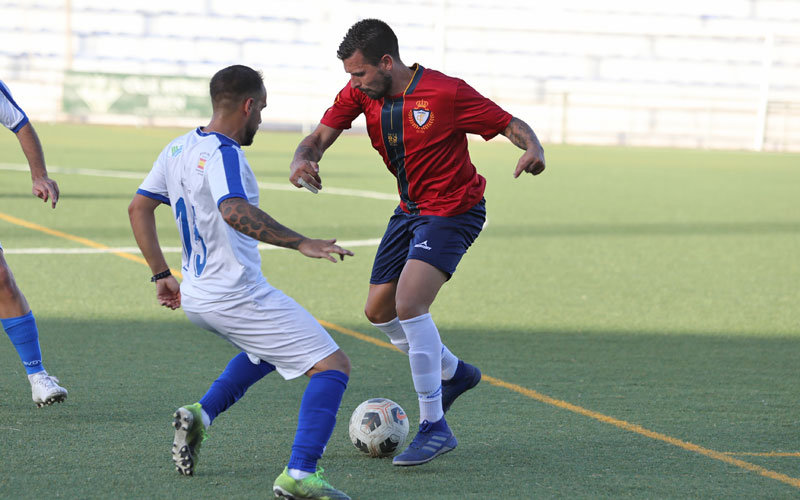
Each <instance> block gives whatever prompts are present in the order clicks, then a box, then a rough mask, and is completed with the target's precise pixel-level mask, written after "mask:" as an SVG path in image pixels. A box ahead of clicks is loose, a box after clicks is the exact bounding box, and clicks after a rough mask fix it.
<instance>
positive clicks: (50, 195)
mask: <svg viewBox="0 0 800 500" xmlns="http://www.w3.org/2000/svg"><path fill="white" fill-rule="evenodd" d="M32 191H33V195H34V196H36V197H37V198H41V199H42V200H43V201H44V202H45V203H47V200H48V199H49V200H50V203H51V205H52V207H53V208H56V203H58V195H59V191H58V184H57V183H56V181H54V180H53V179H51V178H49V177H47V176H44V177H39V178H37V179H34V180H33V189H32Z"/></svg>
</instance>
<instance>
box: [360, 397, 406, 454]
mask: <svg viewBox="0 0 800 500" xmlns="http://www.w3.org/2000/svg"><path fill="white" fill-rule="evenodd" d="M406 436H408V417H406V412H404V411H403V409H402V408H401V407H400V405H399V404H397V403H395V402H394V401H392V400H391V399H384V398H374V399H368V400H366V401H364V402H363V403H361V404H360V405H358V408H356V410H355V411H354V412H353V416H351V417H350V441H352V442H353V445H354V446H355V447H356V448H358V449H359V450H361V451H362V452H364V453H366V454H367V455H369V456H371V457H389V456H391V455H394V453H395V452H396V451H397V450H398V448H400V447H401V446H403V443H404V442H405V440H406Z"/></svg>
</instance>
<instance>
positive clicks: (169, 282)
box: [156, 276, 181, 311]
mask: <svg viewBox="0 0 800 500" xmlns="http://www.w3.org/2000/svg"><path fill="white" fill-rule="evenodd" d="M156 298H157V299H158V303H159V304H161V305H162V306H164V307H169V308H170V309H172V310H173V311H174V310H175V309H177V308H179V307H180V306H181V285H180V283H178V280H176V279H175V277H174V276H167V277H166V278H162V279H160V280H158V281H156Z"/></svg>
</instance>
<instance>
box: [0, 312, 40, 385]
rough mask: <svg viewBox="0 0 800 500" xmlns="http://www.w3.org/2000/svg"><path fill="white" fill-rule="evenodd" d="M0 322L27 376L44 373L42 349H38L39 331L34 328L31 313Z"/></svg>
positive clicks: (0, 320) (34, 323)
mask: <svg viewBox="0 0 800 500" xmlns="http://www.w3.org/2000/svg"><path fill="white" fill-rule="evenodd" d="M0 322H2V323H3V329H4V330H5V331H6V333H7V334H8V338H10V339H11V343H12V344H14V347H15V348H16V349H17V353H19V359H21V360H22V364H23V365H25V371H26V372H28V375H32V374H34V373H39V372H41V371H44V366H42V349H41V348H40V347H39V330H38V329H37V328H36V320H35V319H34V318H33V311H28V314H26V315H24V316H19V317H16V318H4V319H0Z"/></svg>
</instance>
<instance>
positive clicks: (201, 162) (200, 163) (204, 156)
mask: <svg viewBox="0 0 800 500" xmlns="http://www.w3.org/2000/svg"><path fill="white" fill-rule="evenodd" d="M206 160H208V155H207V154H206V153H201V154H200V159H199V160H197V171H198V172H203V171H204V170H205V169H206Z"/></svg>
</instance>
